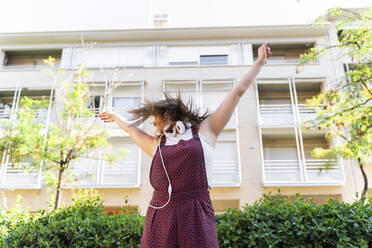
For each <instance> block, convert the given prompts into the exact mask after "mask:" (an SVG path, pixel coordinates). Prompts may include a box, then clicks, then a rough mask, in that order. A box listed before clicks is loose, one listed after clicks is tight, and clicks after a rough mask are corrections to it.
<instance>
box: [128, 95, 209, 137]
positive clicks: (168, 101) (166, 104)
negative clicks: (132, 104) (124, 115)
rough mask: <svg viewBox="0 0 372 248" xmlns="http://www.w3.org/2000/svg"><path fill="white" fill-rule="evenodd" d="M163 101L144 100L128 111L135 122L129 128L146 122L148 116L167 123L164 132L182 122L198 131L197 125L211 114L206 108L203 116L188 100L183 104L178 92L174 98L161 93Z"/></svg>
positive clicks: (191, 101) (190, 100)
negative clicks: (167, 126)
mask: <svg viewBox="0 0 372 248" xmlns="http://www.w3.org/2000/svg"><path fill="white" fill-rule="evenodd" d="M162 92H163V94H164V97H165V99H163V100H158V101H150V100H148V99H146V98H145V102H144V103H142V106H141V107H139V108H135V109H131V110H128V113H130V114H132V118H130V121H133V120H136V121H135V122H133V123H131V124H130V126H132V125H134V126H138V125H140V124H141V123H143V122H144V121H146V120H147V119H148V118H149V117H150V116H153V117H155V116H160V117H161V119H162V120H163V121H166V122H169V123H170V124H171V125H170V127H169V128H168V130H166V131H171V128H172V126H173V125H174V124H175V123H176V122H177V121H182V122H183V123H184V124H186V123H187V122H190V123H191V125H192V126H194V127H196V129H197V130H198V129H199V124H200V123H201V122H202V121H203V120H204V119H205V118H207V117H208V116H209V115H210V114H211V113H210V111H209V109H208V108H207V109H206V110H205V112H204V113H203V114H200V113H201V111H200V109H199V108H198V107H195V104H194V103H193V100H192V99H191V98H189V99H188V101H187V103H185V102H184V101H183V100H182V99H181V93H180V91H178V92H177V95H176V96H175V97H173V96H171V95H170V94H169V93H168V92H166V91H164V90H163V91H162Z"/></svg>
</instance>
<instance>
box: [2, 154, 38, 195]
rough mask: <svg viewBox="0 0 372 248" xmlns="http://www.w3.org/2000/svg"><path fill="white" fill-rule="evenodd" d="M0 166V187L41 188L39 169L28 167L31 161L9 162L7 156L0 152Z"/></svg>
mask: <svg viewBox="0 0 372 248" xmlns="http://www.w3.org/2000/svg"><path fill="white" fill-rule="evenodd" d="M2 161H3V162H2V165H1V167H0V188H8V189H14V188H22V189H29V188H35V189H39V188H41V173H40V170H39V169H30V164H31V162H27V161H26V162H20V163H11V162H8V161H9V157H8V156H5V155H4V153H2Z"/></svg>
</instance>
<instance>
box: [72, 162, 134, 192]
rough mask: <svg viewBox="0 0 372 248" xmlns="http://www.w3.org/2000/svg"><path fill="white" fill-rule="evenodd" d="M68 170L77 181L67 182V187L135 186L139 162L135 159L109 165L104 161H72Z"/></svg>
mask: <svg viewBox="0 0 372 248" xmlns="http://www.w3.org/2000/svg"><path fill="white" fill-rule="evenodd" d="M69 172H71V173H73V174H74V175H75V176H76V177H77V178H78V179H79V182H78V183H69V184H68V185H67V187H100V186H101V187H102V186H103V187H110V186H114V187H135V186H136V185H137V184H138V175H139V174H138V173H139V164H138V163H137V162H135V161H128V162H118V163H116V165H114V166H112V167H110V165H109V163H108V162H106V161H99V160H97V161H96V162H93V163H92V162H89V161H86V160H85V161H74V162H73V163H71V165H70V169H69Z"/></svg>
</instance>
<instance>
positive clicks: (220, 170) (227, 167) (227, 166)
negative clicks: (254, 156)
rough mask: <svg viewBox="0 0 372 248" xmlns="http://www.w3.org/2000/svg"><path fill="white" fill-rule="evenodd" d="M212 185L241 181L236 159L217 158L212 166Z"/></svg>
mask: <svg viewBox="0 0 372 248" xmlns="http://www.w3.org/2000/svg"><path fill="white" fill-rule="evenodd" d="M211 175H212V177H211V182H209V184H210V185H211V186H218V185H223V186H226V185H236V184H237V182H239V170H238V163H237V161H236V160H216V161H213V165H212V168H211Z"/></svg>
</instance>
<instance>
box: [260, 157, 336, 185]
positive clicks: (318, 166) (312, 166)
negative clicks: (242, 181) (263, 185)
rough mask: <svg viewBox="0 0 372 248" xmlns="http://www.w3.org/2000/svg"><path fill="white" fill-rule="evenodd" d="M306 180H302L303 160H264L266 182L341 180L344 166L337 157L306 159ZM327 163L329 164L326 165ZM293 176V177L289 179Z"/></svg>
mask: <svg viewBox="0 0 372 248" xmlns="http://www.w3.org/2000/svg"><path fill="white" fill-rule="evenodd" d="M302 162H304V163H303V164H304V165H305V168H304V173H306V176H305V177H304V178H305V179H304V181H302V180H301V164H302V163H301V161H299V160H296V159H295V160H285V159H283V160H269V159H265V160H264V161H263V165H264V172H265V178H266V182H270V181H273V182H279V181H286V182H296V183H306V182H330V183H332V182H334V181H341V180H342V177H343V174H342V173H343V172H342V168H341V166H340V163H339V161H338V160H337V159H305V160H304V161H302ZM326 164H328V165H329V166H328V167H326ZM289 178H291V179H289Z"/></svg>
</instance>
